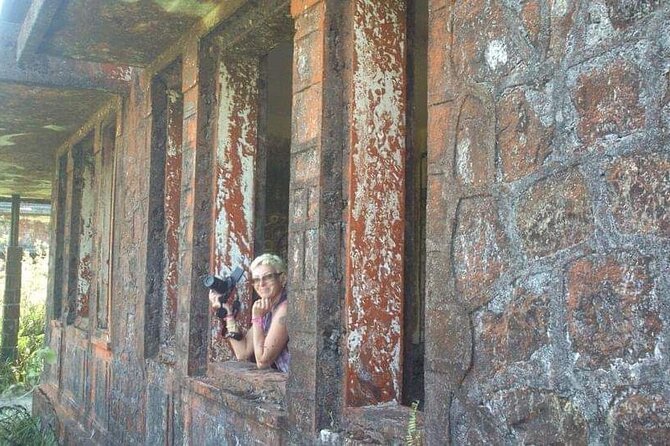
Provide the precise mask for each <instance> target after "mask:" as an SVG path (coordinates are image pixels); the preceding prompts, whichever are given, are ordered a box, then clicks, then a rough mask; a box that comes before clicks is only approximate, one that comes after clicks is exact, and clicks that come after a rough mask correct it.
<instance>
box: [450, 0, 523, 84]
mask: <svg viewBox="0 0 670 446" xmlns="http://www.w3.org/2000/svg"><path fill="white" fill-rule="evenodd" d="M452 18H453V25H452V26H453V43H452V45H453V57H452V58H453V61H454V69H455V70H456V73H457V75H459V76H460V77H462V78H463V79H464V80H467V81H474V82H482V81H488V82H490V81H496V80H498V79H500V78H502V77H504V76H506V75H508V74H510V72H511V71H512V70H513V69H515V70H518V69H519V68H520V66H522V65H523V63H524V61H523V59H522V57H521V55H520V52H519V49H518V48H517V46H516V42H515V40H514V39H513V38H511V36H510V33H509V29H510V28H511V27H512V26H515V25H512V23H510V22H509V21H508V19H507V16H506V14H505V10H504V9H503V6H502V4H500V3H497V2H496V3H490V2H487V1H484V0H475V1H470V2H467V3H462V2H461V3H458V4H457V5H455V6H454V12H453V17H452Z"/></svg>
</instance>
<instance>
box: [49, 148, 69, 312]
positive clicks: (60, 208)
mask: <svg viewBox="0 0 670 446" xmlns="http://www.w3.org/2000/svg"><path fill="white" fill-rule="evenodd" d="M67 156H68V155H67V154H64V155H61V156H60V157H59V158H58V198H57V200H58V201H57V203H56V246H55V249H56V251H55V254H54V257H55V264H54V283H53V310H52V311H53V314H52V316H51V317H52V319H60V317H61V312H62V308H63V287H64V283H63V268H64V265H63V263H64V262H65V216H66V210H67V208H66V197H67V188H68V172H67Z"/></svg>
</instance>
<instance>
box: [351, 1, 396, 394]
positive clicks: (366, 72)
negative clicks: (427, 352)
mask: <svg viewBox="0 0 670 446" xmlns="http://www.w3.org/2000/svg"><path fill="white" fill-rule="evenodd" d="M354 28H355V29H354V53H353V58H354V60H353V71H354V73H353V81H354V88H353V100H352V102H353V107H352V129H351V135H350V136H351V141H352V143H351V144H352V148H351V153H350V159H349V163H350V164H349V177H350V182H349V209H348V225H347V227H348V234H347V251H348V254H349V255H348V256H347V265H346V278H347V286H346V289H347V294H346V309H347V319H348V321H347V326H348V330H349V331H348V336H347V366H346V401H347V404H348V405H349V406H363V405H371V404H377V403H381V402H386V401H394V400H395V401H398V400H399V399H400V392H401V389H400V386H401V383H402V367H401V364H402V308H403V280H404V277H403V249H404V194H405V190H404V176H405V173H404V168H405V155H404V151H405V134H406V132H405V106H406V105H405V102H406V96H405V77H406V74H405V67H404V61H405V47H404V38H405V5H404V3H403V2H401V1H390V2H372V1H366V0H359V1H357V2H356V5H355V7H354Z"/></svg>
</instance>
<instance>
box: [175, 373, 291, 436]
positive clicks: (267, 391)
mask: <svg viewBox="0 0 670 446" xmlns="http://www.w3.org/2000/svg"><path fill="white" fill-rule="evenodd" d="M286 379H287V375H286V374H285V373H281V372H277V371H276V370H272V369H268V370H259V369H258V368H257V367H256V366H255V365H254V364H252V363H249V362H237V361H228V362H223V363H212V364H209V367H208V370H207V376H201V377H192V378H189V379H187V380H186V381H185V387H186V388H187V389H188V390H190V391H191V392H193V393H196V394H198V395H201V396H203V397H206V398H208V399H211V400H213V401H216V402H217V403H220V404H222V405H224V406H226V407H227V408H229V409H231V410H233V411H235V412H237V413H239V414H241V415H244V416H246V417H249V418H251V419H256V420H258V422H260V423H263V424H265V425H268V426H271V427H274V428H281V427H284V425H285V421H286V412H285V410H284V407H283V406H284V395H285V393H286Z"/></svg>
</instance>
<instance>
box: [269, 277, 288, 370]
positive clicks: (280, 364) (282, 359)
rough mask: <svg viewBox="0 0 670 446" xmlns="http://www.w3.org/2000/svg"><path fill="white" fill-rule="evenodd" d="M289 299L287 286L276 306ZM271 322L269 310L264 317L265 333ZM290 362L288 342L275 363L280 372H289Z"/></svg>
mask: <svg viewBox="0 0 670 446" xmlns="http://www.w3.org/2000/svg"><path fill="white" fill-rule="evenodd" d="M287 299H288V294H287V293H286V288H284V290H283V291H282V293H281V297H280V298H279V302H277V305H276V307H278V306H279V305H282V304H283V303H284V302H285V301H286V300H287ZM276 307H275V308H276ZM271 324H272V312H269V313H266V314H265V316H264V317H263V332H264V333H265V334H268V330H270V325H271ZM290 362H291V353H289V351H288V343H287V344H286V347H284V349H283V350H282V351H281V353H279V356H277V358H276V359H275V363H274V365H275V367H277V370H279V371H280V372H284V373H288V368H289V363H290Z"/></svg>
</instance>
